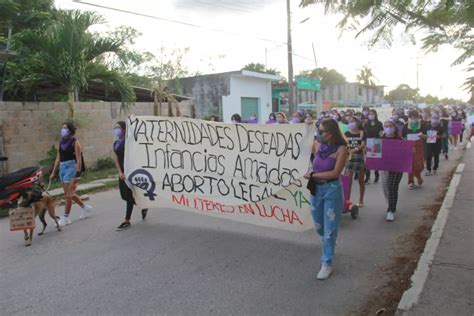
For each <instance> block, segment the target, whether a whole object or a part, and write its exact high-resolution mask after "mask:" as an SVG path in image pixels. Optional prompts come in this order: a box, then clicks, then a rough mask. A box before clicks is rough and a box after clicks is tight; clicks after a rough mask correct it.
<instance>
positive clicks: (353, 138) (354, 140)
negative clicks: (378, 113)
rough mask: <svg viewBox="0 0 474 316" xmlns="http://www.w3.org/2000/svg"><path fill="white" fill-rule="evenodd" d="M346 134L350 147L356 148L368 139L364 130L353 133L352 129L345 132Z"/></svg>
mask: <svg viewBox="0 0 474 316" xmlns="http://www.w3.org/2000/svg"><path fill="white" fill-rule="evenodd" d="M344 135H345V136H346V138H347V142H348V145H347V147H349V149H354V148H357V147H359V146H361V145H362V142H365V141H366V139H367V138H366V137H365V133H364V132H363V131H360V132H359V133H357V134H352V133H351V132H350V131H349V132H345V133H344Z"/></svg>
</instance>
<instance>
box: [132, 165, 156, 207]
mask: <svg viewBox="0 0 474 316" xmlns="http://www.w3.org/2000/svg"><path fill="white" fill-rule="evenodd" d="M128 181H129V182H130V183H131V184H132V185H134V186H136V187H137V188H139V189H141V190H143V191H145V192H146V193H145V194H144V196H145V197H147V198H149V199H150V201H154V200H155V196H156V194H155V188H156V183H155V180H153V177H152V175H151V174H150V173H149V172H148V171H146V170H144V169H137V170H135V171H134V172H132V173H131V174H130V176H129V177H128Z"/></svg>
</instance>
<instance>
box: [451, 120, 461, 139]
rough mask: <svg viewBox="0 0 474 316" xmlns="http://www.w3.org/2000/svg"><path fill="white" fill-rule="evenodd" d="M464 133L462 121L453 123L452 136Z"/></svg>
mask: <svg viewBox="0 0 474 316" xmlns="http://www.w3.org/2000/svg"><path fill="white" fill-rule="evenodd" d="M461 133H462V121H451V135H454V136H457V135H461Z"/></svg>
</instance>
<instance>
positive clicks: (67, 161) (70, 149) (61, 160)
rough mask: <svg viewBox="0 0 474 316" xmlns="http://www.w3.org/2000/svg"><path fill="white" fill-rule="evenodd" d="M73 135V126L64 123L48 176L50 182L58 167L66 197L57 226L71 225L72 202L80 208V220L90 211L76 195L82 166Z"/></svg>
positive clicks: (74, 133)
mask: <svg viewBox="0 0 474 316" xmlns="http://www.w3.org/2000/svg"><path fill="white" fill-rule="evenodd" d="M75 135H76V127H75V126H74V124H73V123H71V122H67V123H64V124H63V127H62V128H61V141H60V142H59V147H58V153H57V155H56V160H55V162H54V166H53V170H52V171H51V176H50V180H53V179H54V178H55V177H56V171H57V170H58V166H59V180H60V181H61V184H62V186H63V190H64V195H65V197H66V206H65V207H64V215H63V216H61V218H60V219H59V225H61V226H66V225H69V224H71V223H72V222H71V219H70V218H69V214H70V213H71V208H72V202H73V201H74V202H76V203H77V204H78V205H79V206H80V207H81V215H80V216H79V218H80V219H84V218H86V217H88V216H89V214H90V212H91V210H92V207H91V206H90V205H86V204H84V203H83V202H82V201H81V199H80V198H79V196H78V195H77V194H76V189H77V183H78V182H79V180H80V179H81V174H82V172H83V169H84V165H83V161H82V148H81V144H79V142H78V141H77V140H76V138H75V137H74V136H75Z"/></svg>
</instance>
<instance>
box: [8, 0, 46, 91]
mask: <svg viewBox="0 0 474 316" xmlns="http://www.w3.org/2000/svg"><path fill="white" fill-rule="evenodd" d="M53 12H54V8H53V0H15V1H14V0H0V50H6V49H9V50H11V48H12V47H11V44H12V42H13V41H14V38H15V35H16V34H21V32H23V31H24V30H28V29H40V28H42V27H44V26H45V25H46V23H47V22H48V21H49V20H50V19H51V17H52V13H53ZM10 34H13V36H12V37H11V38H9V35H10ZM16 54H17V56H18V55H19V52H16ZM18 62H19V59H17V60H13V61H8V62H7V60H5V61H3V62H1V64H0V66H1V67H0V100H3V95H4V91H5V86H6V85H5V83H6V82H5V80H6V79H7V78H8V77H9V75H10V74H11V72H12V69H14V68H15V64H16V63H18Z"/></svg>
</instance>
